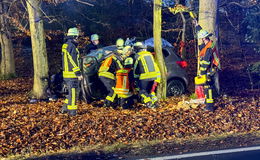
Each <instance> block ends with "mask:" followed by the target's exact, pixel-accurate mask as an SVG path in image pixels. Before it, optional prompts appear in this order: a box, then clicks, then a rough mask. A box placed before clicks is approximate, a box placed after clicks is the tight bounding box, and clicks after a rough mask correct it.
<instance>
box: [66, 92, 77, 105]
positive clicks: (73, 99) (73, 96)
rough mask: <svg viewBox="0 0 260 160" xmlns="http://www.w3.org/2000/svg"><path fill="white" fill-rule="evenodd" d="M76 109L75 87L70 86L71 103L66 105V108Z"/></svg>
mask: <svg viewBox="0 0 260 160" xmlns="http://www.w3.org/2000/svg"><path fill="white" fill-rule="evenodd" d="M75 109H77V105H76V89H75V88H71V105H68V110H75Z"/></svg>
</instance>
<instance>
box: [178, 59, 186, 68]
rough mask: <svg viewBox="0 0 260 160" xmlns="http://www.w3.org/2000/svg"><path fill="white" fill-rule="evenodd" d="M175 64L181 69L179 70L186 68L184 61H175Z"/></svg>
mask: <svg viewBox="0 0 260 160" xmlns="http://www.w3.org/2000/svg"><path fill="white" fill-rule="evenodd" d="M176 63H177V64H178V65H179V66H180V67H181V68H186V67H187V66H188V63H187V62H186V61H176Z"/></svg>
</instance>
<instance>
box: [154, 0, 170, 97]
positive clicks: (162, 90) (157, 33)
mask: <svg viewBox="0 0 260 160" xmlns="http://www.w3.org/2000/svg"><path fill="white" fill-rule="evenodd" d="M161 6H162V0H154V6H153V14H154V16H153V36H154V50H155V53H156V55H155V57H156V61H157V64H158V66H159V69H160V72H161V77H162V78H161V83H160V84H159V86H158V89H157V96H158V98H159V99H165V98H166V88H167V87H166V86H167V78H166V72H167V71H166V66H165V62H164V57H163V54H162V38H161V31H162V26H161V25H162V8H161Z"/></svg>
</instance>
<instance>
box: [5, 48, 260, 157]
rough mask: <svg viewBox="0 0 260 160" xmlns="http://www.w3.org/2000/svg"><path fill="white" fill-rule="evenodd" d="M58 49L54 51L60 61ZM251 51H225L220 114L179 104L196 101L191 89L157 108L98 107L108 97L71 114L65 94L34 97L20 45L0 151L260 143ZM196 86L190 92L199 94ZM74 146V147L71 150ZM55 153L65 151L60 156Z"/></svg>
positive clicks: (95, 151) (22, 153)
mask: <svg viewBox="0 0 260 160" xmlns="http://www.w3.org/2000/svg"><path fill="white" fill-rule="evenodd" d="M57 53H59V51H58V50H57ZM57 53H56V54H51V55H48V56H49V58H51V59H55V60H57V59H58V58H59V56H58V55H57ZM246 53H247V55H246V56H245V55H243V54H241V53H238V52H231V51H229V52H228V53H225V56H222V57H221V60H222V62H223V63H222V68H223V70H222V72H221V73H220V83H221V88H222V96H220V97H219V98H217V99H216V106H217V109H216V111H215V112H208V111H204V110H203V107H204V106H203V105H200V106H198V107H196V108H190V109H188V110H183V109H180V110H178V109H176V108H177V107H176V106H177V104H178V102H180V101H183V100H189V99H190V95H189V94H187V95H184V96H181V97H169V98H168V99H167V100H165V101H161V102H160V107H159V108H156V109H148V108H144V107H142V106H140V105H137V106H136V107H135V108H134V109H131V110H128V109H127V110H123V109H113V108H102V107H98V106H101V105H102V102H94V103H92V104H87V103H85V102H83V101H81V102H79V106H78V108H79V109H78V114H77V116H75V117H70V116H68V115H66V114H61V113H60V107H61V106H62V99H59V100H58V101H57V102H44V101H42V102H37V103H33V104H31V103H29V92H30V90H31V89H32V85H33V79H32V69H30V68H32V60H31V59H30V55H25V54H24V52H23V51H21V50H17V52H16V63H17V66H16V67H17V71H18V78H15V79H12V80H1V81H0V156H2V157H3V158H4V157H6V158H8V159H23V158H26V157H27V158H28V157H31V156H36V157H37V156H40V155H42V156H43V157H42V158H39V159H85V158H84V156H85V157H90V159H95V158H97V157H98V159H100V157H101V159H110V158H112V157H113V156H117V158H119V159H120V156H118V155H131V154H132V155H136V156H138V155H142V154H144V153H153V154H156V153H158V154H159V153H163V154H167V153H168V152H173V153H184V152H190V151H196V150H201V149H205V150H209V149H211V148H212V146H216V147H217V148H225V147H231V146H232V145H233V146H247V145H257V144H258V145H259V144H260V141H259V137H260V133H259V132H260V123H259V122H260V120H259V117H260V108H259V105H260V97H259V95H260V89H259V86H257V87H258V88H257V87H255V88H256V89H251V88H250V87H251V86H250V81H249V78H248V74H247V72H246V68H247V66H248V65H249V64H251V63H253V62H256V61H257V60H258V59H257V55H255V54H253V53H252V52H251V51H250V50H249V52H246ZM53 57H54V58H53ZM245 58H246V61H245ZM188 62H189V64H190V66H189V68H188V73H189V75H191V76H190V79H191V80H192V79H193V77H192V75H194V72H195V66H196V64H195V60H194V59H192V58H191V59H188ZM55 64H57V62H56V61H53V62H52V63H51V64H50V69H51V70H53V68H55V67H54V66H55ZM25 66H26V67H25ZM192 85H193V84H192V83H191V84H190V86H189V92H190V93H192V92H194V89H193V88H194V87H192ZM223 95H224V96H223ZM231 142H234V143H231ZM205 144H207V145H205ZM209 144H210V145H209ZM151 146H152V147H151ZM203 146H204V147H203ZM205 146H207V147H206V148H205ZM68 152H71V153H70V154H69V155H64V154H65V153H68ZM75 152H76V153H77V154H76V155H75V154H73V153H75ZM53 153H60V154H61V155H56V156H54V157H53ZM79 153H82V154H79ZM113 153H115V154H113ZM116 154H117V155H116ZM48 155H49V156H48ZM92 156H93V157H92ZM102 156H104V157H105V158H104V157H103V158H102ZM91 157H92V158H91ZM32 159H36V158H35V157H34V158H32Z"/></svg>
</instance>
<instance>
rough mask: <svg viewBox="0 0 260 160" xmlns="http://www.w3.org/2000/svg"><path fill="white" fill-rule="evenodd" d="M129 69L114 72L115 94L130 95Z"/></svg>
mask: <svg viewBox="0 0 260 160" xmlns="http://www.w3.org/2000/svg"><path fill="white" fill-rule="evenodd" d="M130 71H131V69H129V68H122V69H119V70H117V71H116V87H115V89H114V91H115V93H116V94H118V95H130V92H129V91H130V81H129V73H130Z"/></svg>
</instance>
